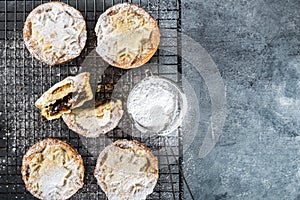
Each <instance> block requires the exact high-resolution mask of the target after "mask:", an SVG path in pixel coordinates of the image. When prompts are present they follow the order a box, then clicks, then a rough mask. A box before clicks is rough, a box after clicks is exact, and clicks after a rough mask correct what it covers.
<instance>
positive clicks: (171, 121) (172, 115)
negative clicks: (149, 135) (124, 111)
mask: <svg viewBox="0 0 300 200" xmlns="http://www.w3.org/2000/svg"><path fill="white" fill-rule="evenodd" d="M184 102H185V96H184V95H183V94H182V93H181V92H180V91H179V89H178V88H177V87H176V86H175V85H174V84H173V83H171V82H170V81H168V80H167V79H163V78H159V77H154V76H153V77H148V78H146V79H144V80H143V81H142V82H141V83H139V84H138V85H136V86H135V88H134V89H133V90H132V92H131V93H130V94H129V97H128V103H127V104H128V112H129V113H130V114H131V117H132V118H133V120H134V121H135V122H136V125H137V128H138V129H140V130H141V131H142V132H156V133H159V132H165V131H166V132H169V131H172V130H171V129H174V128H177V126H178V125H180V124H178V123H180V122H181V118H182V115H183V113H184V111H185V110H186V105H184V104H185V103H184ZM180 105H181V106H180Z"/></svg>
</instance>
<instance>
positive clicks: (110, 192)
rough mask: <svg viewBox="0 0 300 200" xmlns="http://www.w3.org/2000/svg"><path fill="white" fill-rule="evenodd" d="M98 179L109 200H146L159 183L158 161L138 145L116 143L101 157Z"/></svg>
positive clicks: (98, 166) (97, 165) (127, 141)
mask: <svg viewBox="0 0 300 200" xmlns="http://www.w3.org/2000/svg"><path fill="white" fill-rule="evenodd" d="M95 177H96V178H97V181H98V184H99V185H100V187H101V189H102V190H103V191H104V192H105V194H106V195H107V197H108V199H110V200H116V199H120V200H121V199H122V200H125V199H126V200H142V199H146V197H147V195H148V194H150V193H152V192H153V189H154V187H155V185H156V182H157V179H158V160H157V158H156V157H155V156H154V155H153V154H152V152H151V150H150V149H148V148H147V147H146V146H144V145H143V144H141V143H139V142H137V141H129V140H117V141H116V142H114V143H113V144H111V145H109V146H107V147H106V148H105V149H104V150H103V151H102V152H101V153H100V155H99V158H98V160H97V164H96V168H95Z"/></svg>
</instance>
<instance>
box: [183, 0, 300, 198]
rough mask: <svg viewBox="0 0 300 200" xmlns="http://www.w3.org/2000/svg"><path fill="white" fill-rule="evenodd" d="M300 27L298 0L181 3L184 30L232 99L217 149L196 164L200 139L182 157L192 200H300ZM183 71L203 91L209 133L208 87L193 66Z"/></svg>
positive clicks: (203, 116)
mask: <svg viewBox="0 0 300 200" xmlns="http://www.w3.org/2000/svg"><path fill="white" fill-rule="evenodd" d="M299 29H300V1H297V0H289V1H274V0H265V1H262V0H247V1H246V0H245V1H242V0H240V1H238V0H231V1H219V0H210V1H205V0H183V2H182V31H183V33H185V34H187V35H189V36H190V37H192V38H193V39H194V40H196V41H197V42H199V43H200V44H201V45H202V46H203V47H204V48H205V49H206V50H207V51H208V53H209V54H210V56H211V57H212V58H213V60H214V61H215V63H216V64H217V66H218V69H219V71H220V73H221V76H222V78H223V81H224V84H225V88H226V96H227V118H226V123H225V126H224V128H223V133H222V136H221V137H220V139H219V141H218V143H217V144H216V146H215V148H214V149H213V150H212V151H211V152H210V154H209V155H207V156H206V157H205V158H203V159H199V158H198V154H197V153H198V150H199V146H200V145H201V141H202V140H201V139H202V138H203V136H202V135H201V134H200V135H199V136H197V137H196V139H195V140H194V141H193V143H192V146H191V147H190V148H189V149H188V151H187V152H186V153H185V154H184V172H185V175H186V177H187V181H188V183H189V185H190V187H191V190H192V192H193V194H194V197H195V199H205V200H212V199H215V200H221V199H222V200H223V199H255V200H256V199H270V200H274V199H275V200H277V199H300V136H299V135H300V123H299V121H300V111H299V109H300V32H299ZM183 71H184V74H185V76H186V77H187V79H188V80H189V81H190V83H191V84H192V85H193V86H194V88H197V87H198V88H199V90H198V92H197V96H198V97H199V101H200V114H201V119H202V121H201V122H200V130H201V132H203V133H204V132H205V130H206V129H207V118H208V117H209V112H210V111H209V108H208V106H209V104H210V103H209V101H210V100H209V97H208V95H207V93H208V91H207V88H206V86H205V83H204V81H203V79H201V78H197V77H198V76H199V75H197V72H194V71H193V69H192V68H189V64H188V62H184V70H183ZM189 74H190V75H189ZM185 196H186V199H190V196H189V194H188V192H187V190H185Z"/></svg>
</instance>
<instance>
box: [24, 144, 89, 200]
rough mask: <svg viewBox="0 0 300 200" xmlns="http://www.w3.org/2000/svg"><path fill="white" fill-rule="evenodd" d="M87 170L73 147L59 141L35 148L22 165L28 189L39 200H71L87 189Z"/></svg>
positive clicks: (26, 155)
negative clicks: (79, 191)
mask: <svg viewBox="0 0 300 200" xmlns="http://www.w3.org/2000/svg"><path fill="white" fill-rule="evenodd" d="M83 176H84V167H83V161H82V158H81V156H80V155H79V154H78V153H77V151H76V150H75V149H73V147H71V146H70V145H68V144H67V143H65V142H62V141H60V140H57V139H46V140H43V141H41V142H38V143H36V144H35V145H34V146H32V147H31V148H30V149H29V150H28V151H27V153H26V154H25V156H24V157H23V163H22V177H23V180H24V182H25V184H26V188H27V189H28V190H29V191H30V192H31V193H32V195H34V196H35V197H37V198H39V199H51V200H52V199H67V198H70V197H71V196H72V195H73V194H75V193H76V192H77V190H78V189H80V188H82V187H83Z"/></svg>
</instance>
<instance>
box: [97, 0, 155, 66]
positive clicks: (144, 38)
mask: <svg viewBox="0 0 300 200" xmlns="http://www.w3.org/2000/svg"><path fill="white" fill-rule="evenodd" d="M95 32H96V35H97V37H98V39H97V49H96V51H97V52H98V54H99V55H100V56H101V57H102V58H103V59H104V60H105V61H107V62H108V63H109V64H111V65H113V66H116V67H121V68H133V67H138V66H141V65H143V64H144V63H146V62H147V61H148V60H149V59H150V58H151V57H152V56H153V54H154V53H155V51H156V49H157V47H158V44H159V40H160V33H159V29H158V26H157V22H156V20H155V19H154V18H153V17H152V16H151V15H150V14H149V13H147V12H146V11H145V10H144V9H143V8H141V7H139V6H138V5H135V4H131V3H122V4H117V5H115V6H113V7H111V8H109V9H108V10H106V11H105V12H104V13H103V14H102V15H101V16H100V17H99V19H98V22H97V24H96V27H95Z"/></svg>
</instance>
